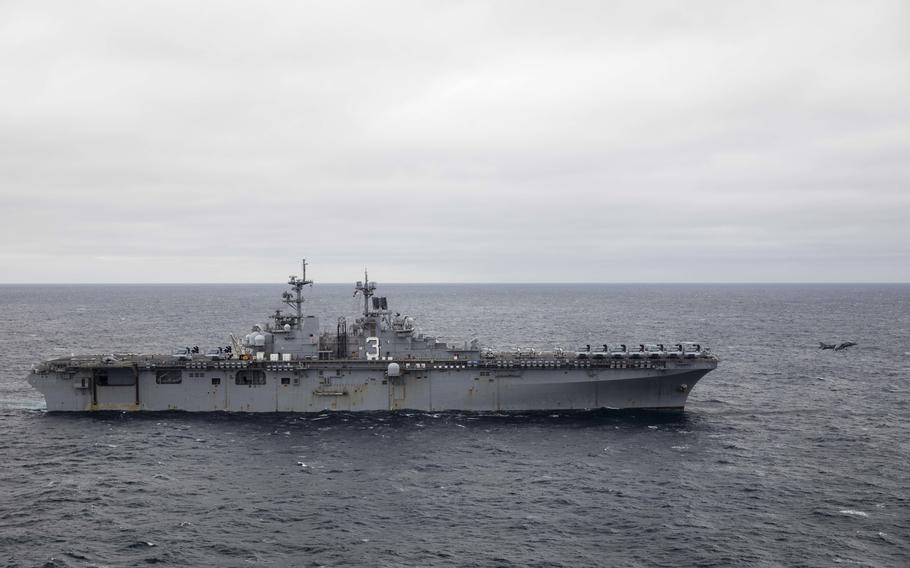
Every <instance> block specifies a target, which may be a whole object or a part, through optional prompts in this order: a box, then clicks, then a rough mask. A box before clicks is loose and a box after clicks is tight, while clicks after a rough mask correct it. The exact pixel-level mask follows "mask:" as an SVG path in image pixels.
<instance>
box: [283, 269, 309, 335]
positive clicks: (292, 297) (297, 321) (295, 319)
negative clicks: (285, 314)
mask: <svg viewBox="0 0 910 568" xmlns="http://www.w3.org/2000/svg"><path fill="white" fill-rule="evenodd" d="M302 265H303V276H302V277H301V278H298V277H297V276H296V275H294V274H291V275H290V276H288V284H290V285H291V291H292V292H294V293H293V294H292V293H291V292H285V293H283V294H282V295H281V299H282V300H284V303H285V304H287V305H289V306H290V307H291V308H292V309H293V310H294V315H293V316H290V317H289V318H287V319H289V320H290V321H291V323H292V325H293V327H294V329H301V321H302V319H303V308H302V306H303V294H302V291H303V287H304V286H308V285H309V286H312V285H313V281H312V280H307V279H306V265H307V261H306V259H305V258H304V259H303V260H302ZM278 315H279V316H280V314H278ZM276 323H278V322H277V320H276Z"/></svg>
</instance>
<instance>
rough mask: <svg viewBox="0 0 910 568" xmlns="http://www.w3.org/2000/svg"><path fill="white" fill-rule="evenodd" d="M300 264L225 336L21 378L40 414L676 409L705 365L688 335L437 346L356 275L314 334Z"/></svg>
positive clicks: (73, 363) (66, 364)
mask: <svg viewBox="0 0 910 568" xmlns="http://www.w3.org/2000/svg"><path fill="white" fill-rule="evenodd" d="M306 266H307V264H306V262H305V261H304V263H303V274H302V276H301V277H299V278H298V277H297V276H291V277H290V278H289V280H288V284H289V285H290V286H291V289H290V291H287V292H285V293H284V294H283V295H282V300H283V301H284V303H285V304H287V305H288V306H289V307H290V308H291V310H292V313H291V314H285V313H282V311H281V310H276V311H275V313H274V314H272V315H271V316H270V319H271V322H270V323H269V324H267V325H255V326H253V328H252V330H251V331H250V333H248V334H246V335H245V336H243V337H242V338H241V339H239V340H238V339H237V338H236V337H235V336H234V335H233V334H232V335H230V338H231V345H230V346H227V347H225V348H216V349H211V350H208V351H206V352H205V353H199V352H198V349H182V350H178V351H176V352H175V353H174V354H171V355H145V354H143V355H139V354H132V353H119V354H112V355H74V356H70V357H63V358H59V359H53V360H50V361H46V362H44V363H41V364H40V365H38V366H37V367H35V368H34V369H33V371H32V372H31V374H30V375H29V377H28V382H29V384H31V385H32V386H33V387H34V388H36V389H38V390H39V391H41V393H42V394H43V395H44V397H45V399H46V401H47V409H48V410H49V411H93V410H130V411H143V410H144V411H162V410H184V411H199V412H210V411H235V412H322V411H325V410H337V411H369V410H373V411H377V410H423V411H446V410H459V411H530V410H568V409H574V410H581V409H595V408H615V409H626V408H654V409H682V408H683V407H684V406H685V404H686V400H687V398H688V396H689V393H690V392H691V391H692V388H693V387H694V386H695V384H696V383H697V382H698V381H699V380H700V379H701V378H702V377H703V376H704V375H705V374H706V373H708V372H709V371H711V370H713V369H715V368H716V367H717V358H716V357H715V356H713V355H712V354H711V353H710V351H709V350H708V349H706V348H702V346H701V345H700V344H697V343H692V342H684V343H677V344H674V345H671V346H666V347H665V346H664V345H662V344H657V345H644V344H641V345H639V346H638V347H637V349H631V350H630V349H628V348H627V347H626V345H615V346H610V345H603V346H602V347H601V348H598V349H595V350H592V349H591V347H590V346H585V347H584V348H583V349H579V350H576V351H566V350H563V349H558V348H557V349H553V350H552V351H544V352H539V351H534V350H527V351H511V352H505V351H494V350H491V349H485V348H481V346H479V345H478V344H477V342H476V341H472V342H470V343H464V344H463V345H461V346H453V345H448V344H446V343H443V342H440V341H438V340H437V339H436V338H435V337H432V336H427V335H424V334H422V333H420V332H419V331H418V330H417V327H416V326H415V322H414V319H413V318H412V317H409V316H402V315H400V314H398V313H393V312H392V310H390V309H389V304H388V300H387V298H385V297H378V296H376V295H375V292H376V283H375V282H370V281H369V279H368V277H366V275H365V278H364V280H363V281H362V282H357V284H356V285H355V291H354V294H355V295H360V296H361V297H362V298H363V313H362V315H361V316H359V317H357V318H356V319H355V320H353V321H352V322H350V323H349V322H348V321H347V319H346V318H344V317H341V318H338V320H337V321H336V325H335V329H334V330H329V331H321V328H320V324H319V320H318V318H316V317H315V316H305V315H303V310H302V308H303V303H304V298H303V288H304V287H305V286H307V285H309V284H312V281H310V280H307V278H306Z"/></svg>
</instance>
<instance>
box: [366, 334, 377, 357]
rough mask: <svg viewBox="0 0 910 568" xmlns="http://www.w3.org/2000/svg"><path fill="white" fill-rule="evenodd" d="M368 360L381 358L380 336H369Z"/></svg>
mask: <svg viewBox="0 0 910 568" xmlns="http://www.w3.org/2000/svg"><path fill="white" fill-rule="evenodd" d="M366 343H367V350H366V355H367V361H378V360H379V338H378V337H367V341H366Z"/></svg>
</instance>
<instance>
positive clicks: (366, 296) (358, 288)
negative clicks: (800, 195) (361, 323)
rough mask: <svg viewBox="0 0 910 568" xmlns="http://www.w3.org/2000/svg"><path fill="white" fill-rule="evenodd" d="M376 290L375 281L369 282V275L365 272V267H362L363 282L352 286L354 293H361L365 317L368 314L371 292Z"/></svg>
mask: <svg viewBox="0 0 910 568" xmlns="http://www.w3.org/2000/svg"><path fill="white" fill-rule="evenodd" d="M375 291H376V283H375V282H370V277H369V275H368V274H367V269H366V268H364V269H363V282H358V283H357V284H356V285H355V286H354V295H355V296H356V295H357V292H360V293H361V294H363V315H364V316H366V317H369V316H370V298H372V297H373V293H374V292H375Z"/></svg>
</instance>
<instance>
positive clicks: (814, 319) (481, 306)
mask: <svg viewBox="0 0 910 568" xmlns="http://www.w3.org/2000/svg"><path fill="white" fill-rule="evenodd" d="M282 289H283V288H282V287H281V286H268V285H214V286H201V285H174V286H170V285H168V286H165V285H160V286H139V285H123V286H107V285H103V286H102V285H98V286H95V285H91V286H89V285H86V286H64V285H60V286H39V285H35V286H18V285H17V286H9V285H8V286H0V331H2V334H0V348H2V351H3V353H4V359H5V361H4V364H3V365H2V367H0V464H2V465H0V566H73V567H83V566H136V565H144V564H161V565H166V566H313V567H315V566H538V567H544V566H553V567H556V566H565V567H576V566H695V565H697V566H819V567H821V566H826V567H827V566H841V565H842V566H899V567H906V566H910V286H908V285H765V286H759V285H593V284H592V285H443V286H431V285H388V286H381V287H380V292H382V293H384V294H385V295H387V296H388V297H389V300H390V303H391V305H392V307H393V308H394V309H396V310H399V311H401V312H402V313H409V314H412V315H414V316H416V317H417V321H418V324H419V325H420V326H421V328H422V329H423V331H424V332H427V333H436V334H438V335H439V336H441V337H442V338H443V339H445V340H456V339H457V340H466V339H472V338H474V337H477V338H478V339H480V340H481V341H482V342H484V343H486V344H492V345H493V346H496V347H501V348H510V347H515V346H523V347H531V346H533V347H538V348H544V347H552V346H554V345H561V346H563V347H567V348H568V347H575V346H579V345H583V344H585V343H592V344H600V343H604V342H619V341H623V342H626V343H630V344H637V343H640V342H642V341H654V342H658V341H660V342H675V341H677V340H687V339H692V340H698V341H700V342H701V343H703V344H707V345H710V346H711V347H712V348H713V350H714V352H715V353H716V354H717V355H718V356H720V358H721V364H720V367H719V368H718V369H717V370H716V371H714V372H712V373H709V374H708V375H707V376H706V377H705V378H704V379H703V380H702V381H701V382H700V383H699V384H698V385H697V386H696V388H695V389H694V391H693V393H692V395H691V397H690V399H689V405H688V406H687V409H686V411H685V412H682V413H678V412H666V413H661V412H616V411H594V412H587V413H562V414H552V413H530V414H512V415H476V414H459V413H447V414H426V413H399V414H391V413H369V414H324V415H271V416H255V415H240V414H210V415H195V414H184V413H163V414H142V415H135V414H121V413H105V414H94V415H65V414H64V415H61V414H48V413H46V412H44V411H43V410H42V407H43V402H42V399H41V397H40V395H39V394H38V393H37V392H35V391H33V390H31V388H30V387H29V386H28V385H27V384H26V383H25V381H24V379H25V377H26V374H27V372H28V369H29V368H30V366H31V365H32V364H34V363H36V362H38V361H41V360H43V359H46V358H50V357H54V356H60V355H64V354H69V353H71V352H75V353H79V352H93V353H104V352H113V351H138V352H154V351H169V350H170V349H172V348H173V347H175V346H183V345H194V344H198V345H200V346H201V347H203V348H204V347H207V346H216V345H225V344H227V339H226V338H227V333H228V332H231V331H232V332H234V333H245V332H246V331H247V330H248V329H249V326H250V325H252V324H254V323H259V322H264V321H265V319H266V316H267V315H268V313H270V311H271V310H273V309H275V308H277V307H280V303H279V302H278V297H279V294H280V292H281V291H282ZM308 297H309V299H308V302H307V304H306V305H305V307H306V310H307V312H309V313H314V314H316V315H319V316H320V317H321V318H322V321H323V325H326V326H327V327H334V323H335V317H337V316H338V315H348V316H353V315H354V314H355V313H356V312H357V305H358V304H357V302H356V300H354V299H352V298H351V288H350V286H341V285H321V286H320V285H317V286H316V287H315V288H313V289H312V290H311V291H310V292H309V294H308ZM846 340H851V341H856V342H857V343H858V345H857V346H856V347H853V348H850V349H848V350H846V351H842V352H833V351H822V350H819V349H817V342H818V341H830V342H835V341H846Z"/></svg>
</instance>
